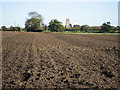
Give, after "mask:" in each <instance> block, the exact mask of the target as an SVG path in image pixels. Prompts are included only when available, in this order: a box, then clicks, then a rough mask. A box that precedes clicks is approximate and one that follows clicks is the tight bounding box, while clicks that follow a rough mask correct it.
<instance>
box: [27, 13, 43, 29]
mask: <svg viewBox="0 0 120 90" xmlns="http://www.w3.org/2000/svg"><path fill="white" fill-rule="evenodd" d="M28 16H29V18H28V19H27V20H26V22H25V29H26V30H27V31H35V30H38V29H40V27H42V24H43V18H42V16H41V15H40V14H39V13H37V12H35V11H33V12H29V13H28Z"/></svg>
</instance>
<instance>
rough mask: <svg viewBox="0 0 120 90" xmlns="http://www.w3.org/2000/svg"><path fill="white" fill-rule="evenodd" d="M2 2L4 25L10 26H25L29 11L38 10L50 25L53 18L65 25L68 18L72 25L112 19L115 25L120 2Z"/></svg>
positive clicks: (94, 23) (95, 24)
mask: <svg viewBox="0 0 120 90" xmlns="http://www.w3.org/2000/svg"><path fill="white" fill-rule="evenodd" d="M5 1H6V0H5ZM5 1H4V2H2V3H1V9H0V10H1V11H2V12H1V13H2V16H1V17H2V24H1V26H2V25H5V26H7V27H10V26H11V25H12V26H14V25H19V26H20V27H24V24H25V21H26V18H27V17H28V12H30V11H36V12H38V13H39V14H41V15H42V16H43V18H44V20H43V21H44V23H45V24H47V25H48V23H49V22H50V21H51V19H58V20H59V21H61V22H62V24H63V25H65V23H66V18H69V19H70V23H71V24H72V25H74V24H79V25H84V24H88V25H89V26H100V25H102V23H104V22H108V21H110V22H111V24H112V25H113V26H117V25H118V2H117V1H113V0H111V2H77V1H76V2H72V1H71V2H47V1H46V2H33V1H32V2H14V0H13V2H7V1H6V2H5ZM34 1H36V0H34Z"/></svg>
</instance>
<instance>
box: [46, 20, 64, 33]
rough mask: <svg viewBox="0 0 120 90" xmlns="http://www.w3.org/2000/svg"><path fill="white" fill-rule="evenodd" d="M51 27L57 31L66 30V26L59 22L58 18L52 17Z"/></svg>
mask: <svg viewBox="0 0 120 90" xmlns="http://www.w3.org/2000/svg"><path fill="white" fill-rule="evenodd" d="M48 27H49V29H50V30H51V31H55V32H59V31H60V32H61V31H63V30H64V26H63V25H62V22H59V21H58V20H57V19H52V20H51V21H50V22H49V26H48Z"/></svg>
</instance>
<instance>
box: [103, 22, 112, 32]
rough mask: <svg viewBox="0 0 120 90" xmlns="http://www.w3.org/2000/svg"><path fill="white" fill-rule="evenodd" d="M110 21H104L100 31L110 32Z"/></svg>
mask: <svg viewBox="0 0 120 90" xmlns="http://www.w3.org/2000/svg"><path fill="white" fill-rule="evenodd" d="M110 24H111V23H110V22H106V23H103V24H102V26H101V27H102V29H101V32H111V31H112V26H111V25H110Z"/></svg>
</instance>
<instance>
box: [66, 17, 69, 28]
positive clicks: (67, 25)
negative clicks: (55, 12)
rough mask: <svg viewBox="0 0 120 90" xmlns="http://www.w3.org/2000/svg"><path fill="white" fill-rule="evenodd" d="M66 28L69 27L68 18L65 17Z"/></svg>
mask: <svg viewBox="0 0 120 90" xmlns="http://www.w3.org/2000/svg"><path fill="white" fill-rule="evenodd" d="M66 28H67V29H69V28H70V22H69V18H67V19H66Z"/></svg>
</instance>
